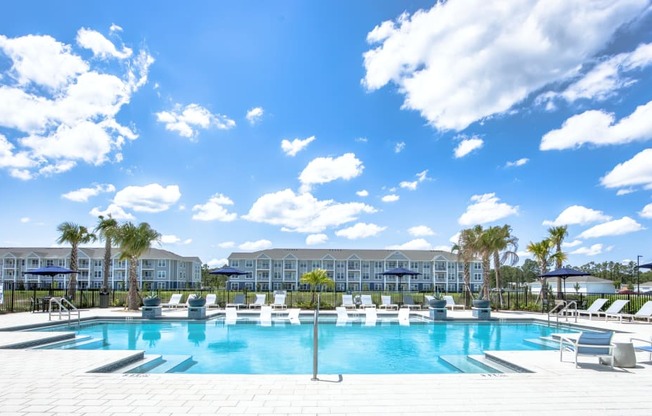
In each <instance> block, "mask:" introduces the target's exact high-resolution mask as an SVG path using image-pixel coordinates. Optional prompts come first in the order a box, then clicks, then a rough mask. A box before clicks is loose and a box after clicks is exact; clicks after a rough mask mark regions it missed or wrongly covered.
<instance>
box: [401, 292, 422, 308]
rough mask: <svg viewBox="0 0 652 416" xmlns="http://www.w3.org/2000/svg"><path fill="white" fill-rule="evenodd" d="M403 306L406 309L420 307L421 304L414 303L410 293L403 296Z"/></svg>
mask: <svg viewBox="0 0 652 416" xmlns="http://www.w3.org/2000/svg"><path fill="white" fill-rule="evenodd" d="M403 307H404V308H408V309H421V305H419V304H416V303H414V299H413V298H412V295H404V296H403Z"/></svg>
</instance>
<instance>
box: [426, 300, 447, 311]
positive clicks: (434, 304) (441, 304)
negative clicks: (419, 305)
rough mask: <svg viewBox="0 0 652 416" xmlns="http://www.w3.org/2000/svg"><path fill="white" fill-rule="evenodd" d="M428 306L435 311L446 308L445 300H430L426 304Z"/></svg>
mask: <svg viewBox="0 0 652 416" xmlns="http://www.w3.org/2000/svg"><path fill="white" fill-rule="evenodd" d="M428 306H430V307H431V308H435V309H441V308H444V309H445V308H446V299H432V300H431V301H430V302H428Z"/></svg>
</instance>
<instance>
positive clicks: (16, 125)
mask: <svg viewBox="0 0 652 416" xmlns="http://www.w3.org/2000/svg"><path fill="white" fill-rule="evenodd" d="M91 32H92V31H89V30H88V29H81V30H80V31H79V32H78V37H79V38H80V39H82V44H84V45H86V43H84V42H85V41H84V40H83V39H88V35H89V34H90V35H91V38H92V39H91V40H88V42H89V43H88V46H89V47H90V45H95V46H93V47H98V48H99V46H97V45H96V44H95V43H94V42H95V41H93V39H95V40H97V39H99V38H98V37H97V36H95V35H93V34H92V33H91ZM94 33H96V32H94ZM97 35H99V34H97ZM99 36H102V35H99ZM104 39H105V38H104ZM105 40H106V39H105ZM107 42H108V41H107ZM109 43H110V42H109ZM105 46H106V45H105ZM127 49H128V48H127ZM127 49H125V48H123V50H122V52H118V51H117V50H116V53H118V54H121V53H122V54H126V52H125V51H126V50H127ZM99 50H100V49H97V51H99ZM98 53H99V52H98ZM107 53H108V52H107ZM0 54H4V55H6V56H7V57H8V58H9V61H10V62H9V63H10V65H11V67H10V68H9V69H8V70H5V71H0V103H2V105H0V128H6V129H8V131H11V136H9V137H8V138H7V137H4V136H3V137H0V168H7V169H8V171H9V173H10V175H11V176H13V177H16V178H20V179H25V180H26V179H33V178H35V177H37V176H39V175H52V174H57V173H61V172H66V171H69V170H70V169H72V168H73V167H74V166H76V163H77V162H78V161H82V162H85V163H88V164H91V165H96V166H97V165H101V164H104V163H106V162H108V161H112V160H115V161H120V160H121V158H122V155H121V149H122V147H123V146H124V144H125V142H126V141H127V140H135V139H137V138H138V135H137V134H136V133H135V132H133V131H132V130H131V129H130V128H128V127H125V126H122V125H120V124H119V123H118V122H117V121H116V118H115V117H116V115H117V114H118V113H119V112H120V110H121V108H122V107H123V106H125V105H127V104H128V103H129V102H130V101H131V96H132V95H133V94H134V93H135V92H136V91H137V90H138V89H139V88H140V87H141V86H142V85H144V84H145V83H146V82H147V75H148V71H149V67H150V65H151V64H152V63H153V62H154V59H153V58H152V57H151V56H150V55H148V54H147V53H146V52H144V51H140V52H138V53H135V54H134V53H132V54H130V56H128V57H126V56H125V57H124V59H123V62H122V64H121V65H120V66H113V67H109V68H107V66H106V65H105V64H102V63H101V62H100V61H98V60H92V61H89V62H87V61H85V60H84V59H82V58H81V57H80V56H78V55H77V54H76V53H74V51H73V49H72V47H71V46H70V45H66V44H63V43H61V42H58V41H56V40H55V39H54V38H52V37H50V36H38V35H27V36H22V37H18V38H7V37H5V36H2V35H0ZM116 68H117V69H116ZM3 142H4V143H3ZM7 144H10V145H11V146H8V145H7Z"/></svg>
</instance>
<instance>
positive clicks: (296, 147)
mask: <svg viewBox="0 0 652 416" xmlns="http://www.w3.org/2000/svg"><path fill="white" fill-rule="evenodd" d="M313 141H315V136H310V137H308V138H306V139H303V140H301V139H294V140H292V141H289V140H287V139H283V140H282V141H281V149H283V152H285V154H286V155H288V156H296V155H297V153H299V152H300V151H302V150H303V149H305V148H306V147H307V146H308V145H309V144H310V143H312V142H313Z"/></svg>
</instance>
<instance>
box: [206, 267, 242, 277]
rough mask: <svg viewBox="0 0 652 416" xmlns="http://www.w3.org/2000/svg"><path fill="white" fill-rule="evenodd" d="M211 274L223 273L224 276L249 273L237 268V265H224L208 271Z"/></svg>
mask: <svg viewBox="0 0 652 416" xmlns="http://www.w3.org/2000/svg"><path fill="white" fill-rule="evenodd" d="M208 273H209V274H221V275H224V276H237V275H242V274H247V272H245V271H243V270H240V269H236V268H235V267H230V266H224V267H222V268H219V269H215V270H211V271H210V272H208Z"/></svg>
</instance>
